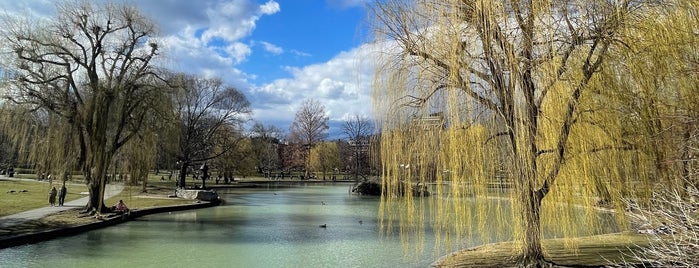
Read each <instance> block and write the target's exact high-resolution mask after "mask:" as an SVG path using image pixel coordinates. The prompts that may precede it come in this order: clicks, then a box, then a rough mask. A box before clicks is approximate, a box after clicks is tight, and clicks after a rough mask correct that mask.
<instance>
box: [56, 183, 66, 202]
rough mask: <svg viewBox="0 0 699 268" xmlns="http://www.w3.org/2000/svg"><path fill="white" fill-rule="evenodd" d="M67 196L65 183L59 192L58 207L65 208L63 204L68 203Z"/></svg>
mask: <svg viewBox="0 0 699 268" xmlns="http://www.w3.org/2000/svg"><path fill="white" fill-rule="evenodd" d="M66 194H68V188H66V184H65V182H64V183H63V186H62V187H61V189H60V190H58V205H59V206H61V207H62V206H63V202H65V201H66Z"/></svg>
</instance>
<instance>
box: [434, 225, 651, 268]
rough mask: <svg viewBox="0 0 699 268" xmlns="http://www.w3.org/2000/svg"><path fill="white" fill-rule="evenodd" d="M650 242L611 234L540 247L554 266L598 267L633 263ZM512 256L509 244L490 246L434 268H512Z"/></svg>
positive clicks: (642, 237)
mask: <svg viewBox="0 0 699 268" xmlns="http://www.w3.org/2000/svg"><path fill="white" fill-rule="evenodd" d="M651 239H655V237H654V236H648V235H642V234H635V233H615V234H605V235H596V236H589V237H580V238H573V239H569V240H564V239H547V240H544V241H543V243H542V245H543V247H544V252H545V256H546V259H547V260H549V261H551V262H553V263H555V264H557V265H561V266H571V267H581V266H588V267H602V266H607V265H612V264H635V263H636V262H637V261H635V260H634V259H633V257H632V256H633V251H634V250H636V249H639V247H644V246H647V245H648V244H649V242H650V241H651ZM572 245H575V246H572ZM515 256H516V248H515V244H513V243H512V242H502V243H494V244H488V245H484V246H480V247H476V248H472V249H468V250H463V251H460V252H457V253H454V254H452V255H449V256H446V257H444V258H443V259H442V260H441V261H440V262H439V263H438V265H436V267H515V266H517V263H516V260H515Z"/></svg>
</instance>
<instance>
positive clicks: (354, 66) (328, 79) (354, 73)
mask: <svg viewBox="0 0 699 268" xmlns="http://www.w3.org/2000/svg"><path fill="white" fill-rule="evenodd" d="M374 53H376V48H375V47H374V46H373V45H362V46H360V47H357V48H354V49H352V50H349V51H345V52H342V53H340V54H338V55H337V56H335V57H334V58H332V59H331V60H329V61H327V62H324V63H318V64H313V65H309V66H304V67H286V69H287V71H288V72H289V73H290V74H291V75H292V78H288V79H278V80H275V81H273V82H271V83H268V84H265V85H261V86H257V87H254V88H253V89H252V91H251V93H252V94H251V95H252V96H255V97H254V99H253V100H252V101H253V105H254V106H255V107H256V108H255V117H256V118H258V120H260V121H262V122H265V121H268V120H270V119H272V118H275V119H277V120H282V121H285V122H291V121H293V119H294V115H295V112H296V110H298V108H299V107H298V106H299V105H300V104H301V102H302V101H303V100H305V99H316V100H318V101H320V103H322V104H323V105H324V106H325V107H326V111H327V112H328V115H329V117H330V120H331V121H338V122H339V121H344V120H345V119H346V118H347V117H349V116H350V115H353V114H360V115H367V116H368V115H371V114H372V105H371V81H372V78H373V75H374V66H375V63H374V59H375V58H376V56H375V54H374ZM281 127H282V128H283V127H284V126H281Z"/></svg>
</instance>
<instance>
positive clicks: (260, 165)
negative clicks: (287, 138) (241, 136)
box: [250, 122, 282, 177]
mask: <svg viewBox="0 0 699 268" xmlns="http://www.w3.org/2000/svg"><path fill="white" fill-rule="evenodd" d="M250 132H252V137H250V138H251V139H252V152H253V155H254V159H255V162H256V165H257V173H262V174H264V176H265V177H267V176H269V174H270V172H272V170H275V169H277V168H278V167H279V155H278V154H277V148H278V147H279V142H280V140H281V135H282V131H281V130H279V129H278V128H276V127H275V126H264V125H263V124H262V123H259V122H256V123H255V124H254V125H253V126H252V129H251V130H250Z"/></svg>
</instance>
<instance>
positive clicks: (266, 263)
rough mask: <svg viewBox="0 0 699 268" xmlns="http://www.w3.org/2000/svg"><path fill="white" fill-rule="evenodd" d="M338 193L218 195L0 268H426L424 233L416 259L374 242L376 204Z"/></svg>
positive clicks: (4, 259) (16, 254)
mask: <svg viewBox="0 0 699 268" xmlns="http://www.w3.org/2000/svg"><path fill="white" fill-rule="evenodd" d="M348 187H349V185H347V184H334V185H329V184H328V185H314V184H303V185H296V187H288V186H283V185H277V186H274V185H272V186H269V187H266V188H254V189H229V190H220V191H219V193H220V195H221V196H222V197H223V198H224V199H225V200H226V203H225V204H224V205H222V206H218V207H213V208H207V209H200V210H191V211H180V212H173V213H163V214H158V215H150V216H146V217H142V218H139V219H137V220H134V221H131V222H128V223H124V224H120V225H117V226H113V227H109V228H105V229H100V230H95V231H90V232H87V233H85V234H81V235H77V236H72V237H66V238H61V239H56V240H51V241H47V242H43V243H39V244H32V245H25V246H20V247H14V248H9V249H4V250H0V267H49V266H51V267H163V266H172V265H174V266H176V267H187V266H191V267H196V266H205V267H209V266H211V267H213V266H221V267H340V266H341V267H426V266H429V264H430V263H432V262H433V261H435V260H436V259H437V258H439V256H435V254H434V252H433V251H432V250H431V249H432V248H433V245H434V240H433V237H432V236H431V234H430V233H429V232H426V235H425V240H424V241H425V247H424V248H425V249H426V250H424V251H423V252H422V253H420V254H415V253H414V252H407V253H406V252H404V251H403V250H402V247H401V243H400V238H399V237H395V236H388V237H386V236H381V238H379V237H380V233H379V232H380V230H379V226H378V220H377V214H378V202H379V201H378V198H375V197H360V196H354V195H350V194H349V193H348ZM323 224H325V225H326V226H327V228H321V227H319V226H320V225H323ZM427 226H429V225H427ZM480 243H481V242H480V241H462V244H460V245H455V247H470V246H475V245H478V244H480ZM454 249H456V248H454ZM443 253H444V252H442V253H440V254H443ZM406 255H407V256H409V257H406ZM35 256H38V257H35Z"/></svg>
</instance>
